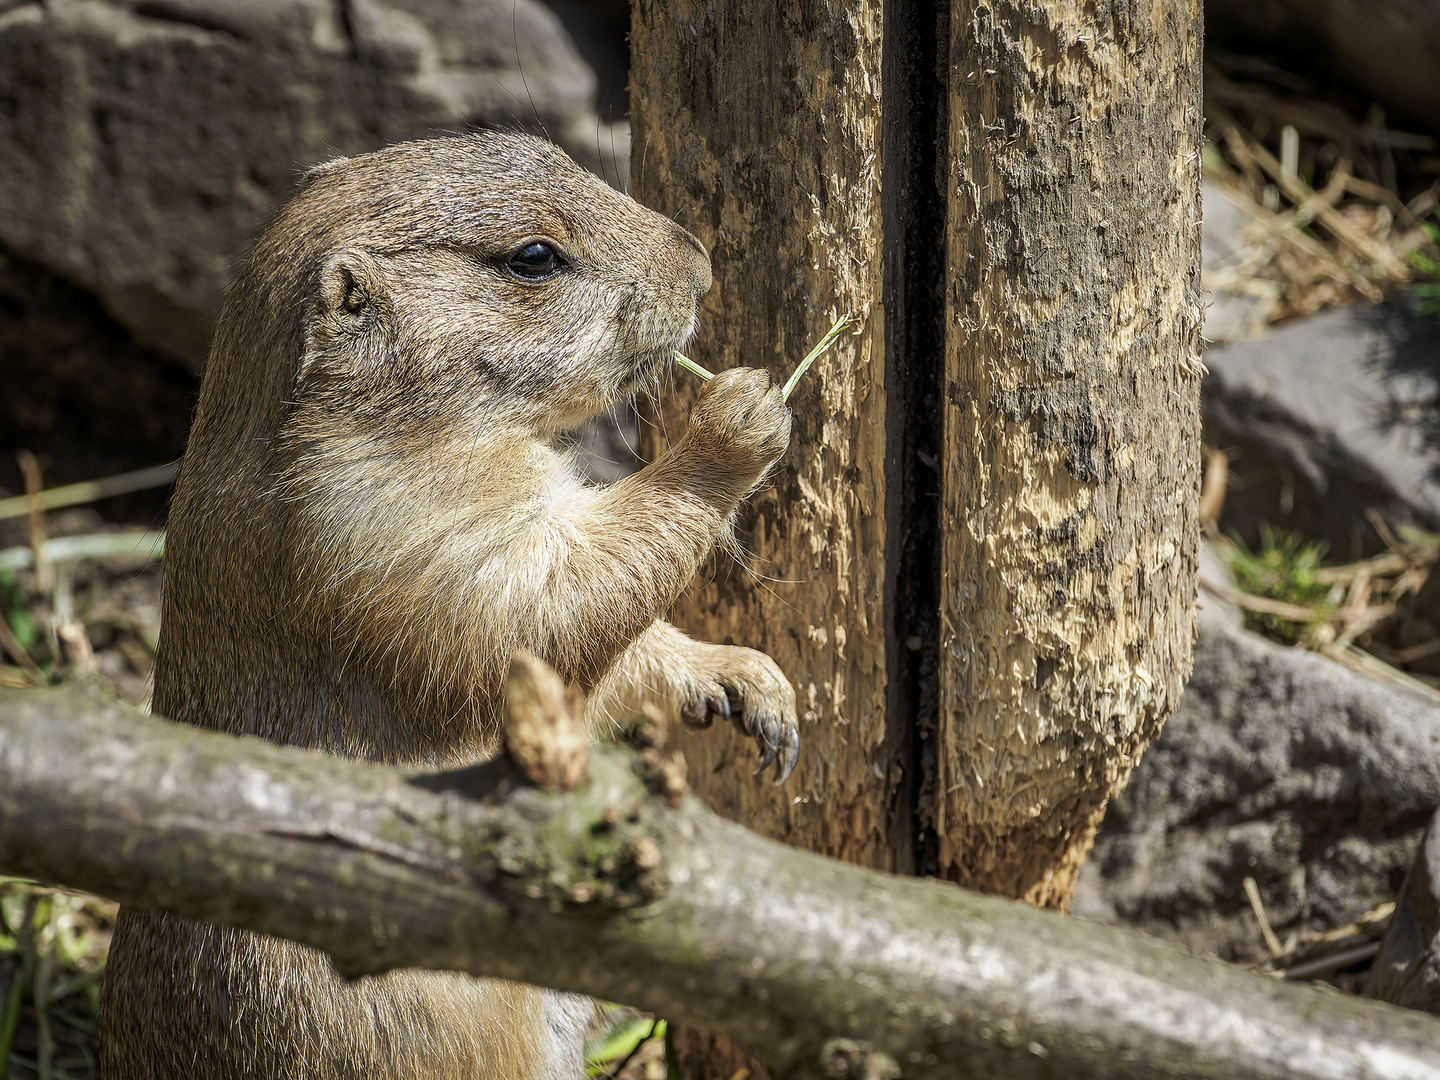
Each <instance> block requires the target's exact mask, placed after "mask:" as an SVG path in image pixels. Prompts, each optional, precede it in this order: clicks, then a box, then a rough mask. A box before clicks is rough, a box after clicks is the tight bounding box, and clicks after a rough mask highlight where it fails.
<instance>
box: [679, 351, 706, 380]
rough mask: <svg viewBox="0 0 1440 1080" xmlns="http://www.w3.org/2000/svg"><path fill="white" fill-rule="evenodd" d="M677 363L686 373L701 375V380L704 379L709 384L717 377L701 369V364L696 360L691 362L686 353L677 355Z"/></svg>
mask: <svg viewBox="0 0 1440 1080" xmlns="http://www.w3.org/2000/svg"><path fill="white" fill-rule="evenodd" d="M675 363H677V364H679V365H680V366H681V367H683V368H684V369H685V370H686V371H689V372H693V373H694V374H696V375H699V376H700V378H702V379H704V380H705V381H707V382H708V381H710V380H711V379H713V378H714V377H715V376H714V375H711V374H710V372H708V371H706V370H705V369H704V368H703V367H701V366H700V365H699V364H697V363H695V361H694V360H691V359H690V358H689V357H688V356H686V355H685V354H684V353H680V352H677V353H676V354H675Z"/></svg>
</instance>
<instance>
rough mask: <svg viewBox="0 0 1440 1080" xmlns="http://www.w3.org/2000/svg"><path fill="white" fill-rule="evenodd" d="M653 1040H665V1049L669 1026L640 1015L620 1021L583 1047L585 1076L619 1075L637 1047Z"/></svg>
mask: <svg viewBox="0 0 1440 1080" xmlns="http://www.w3.org/2000/svg"><path fill="white" fill-rule="evenodd" d="M655 1038H663V1039H665V1040H666V1048H667V1050H668V1048H669V1045H670V1044H669V1040H670V1026H669V1025H668V1024H666V1023H665V1021H664V1020H651V1019H648V1018H646V1017H643V1016H634V1017H631V1018H629V1019H627V1020H621V1021H620V1022H619V1023H617V1024H616V1025H614V1026H613V1027H611V1028H610V1029H609V1030H608V1031H607V1032H605V1033H604V1034H603V1035H601V1036H600V1037H599V1038H598V1039H596V1040H595V1041H594V1042H592V1043H591V1044H590V1045H589V1046H587V1047H586V1048H585V1075H586V1076H591V1077H617V1076H619V1075H620V1073H621V1072H623V1071H624V1069H625V1066H626V1065H628V1064H629V1063H630V1059H631V1058H633V1057H634V1056H635V1054H636V1052H637V1051H638V1050H639V1049H640V1047H641V1046H643V1045H644V1044H645V1043H647V1042H649V1041H650V1040H651V1039H655ZM671 1075H672V1076H674V1075H676V1074H673V1073H672V1074H671Z"/></svg>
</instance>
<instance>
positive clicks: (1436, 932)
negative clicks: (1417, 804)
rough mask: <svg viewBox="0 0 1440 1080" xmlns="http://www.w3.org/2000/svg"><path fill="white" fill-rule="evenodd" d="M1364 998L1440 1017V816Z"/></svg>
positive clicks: (1400, 900) (1402, 894)
mask: <svg viewBox="0 0 1440 1080" xmlns="http://www.w3.org/2000/svg"><path fill="white" fill-rule="evenodd" d="M1365 992H1366V993H1367V994H1369V995H1370V996H1371V997H1373V998H1379V999H1380V1000H1381V1001H1390V1002H1393V1003H1394V1004H1396V1005H1403V1006H1404V1007H1405V1008H1407V1009H1420V1010H1423V1011H1424V1012H1429V1013H1436V1014H1440V814H1436V815H1435V816H1434V817H1433V818H1431V819H1430V827H1429V828H1428V829H1426V830H1425V837H1424V839H1423V840H1422V841H1421V842H1420V852H1419V854H1418V855H1416V856H1415V865H1414V866H1412V867H1411V868H1410V873H1408V874H1406V875H1405V884H1404V885H1402V886H1401V887H1400V896H1399V898H1398V899H1397V900H1396V902H1395V914H1394V915H1393V916H1391V919H1390V927H1389V929H1388V930H1387V931H1386V932H1385V939H1384V940H1383V941H1382V942H1381V944H1380V954H1379V955H1378V956H1377V957H1375V963H1374V965H1373V966H1372V967H1371V968H1370V980H1369V983H1368V984H1367V985H1366V987H1365Z"/></svg>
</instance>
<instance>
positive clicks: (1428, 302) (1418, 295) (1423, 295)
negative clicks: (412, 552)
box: [1410, 221, 1440, 315]
mask: <svg viewBox="0 0 1440 1080" xmlns="http://www.w3.org/2000/svg"><path fill="white" fill-rule="evenodd" d="M1420 228H1421V229H1422V230H1424V232H1425V235H1426V236H1428V237H1429V238H1430V243H1431V244H1433V245H1434V246H1435V247H1436V248H1440V226H1437V225H1436V224H1435V223H1434V222H1433V221H1422V222H1420ZM1410 265H1411V266H1413V267H1415V269H1416V270H1419V271H1420V273H1422V274H1424V275H1425V277H1426V278H1428V279H1429V280H1427V281H1422V282H1420V283H1419V284H1417V285H1415V286H1414V287H1413V288H1412V290H1411V291H1412V292H1413V293H1414V294H1415V299H1416V302H1417V304H1418V306H1419V309H1420V314H1422V315H1440V260H1437V259H1435V258H1434V257H1432V256H1431V255H1430V254H1428V253H1427V252H1424V251H1421V250H1420V249H1419V248H1416V249H1415V250H1414V251H1412V252H1410Z"/></svg>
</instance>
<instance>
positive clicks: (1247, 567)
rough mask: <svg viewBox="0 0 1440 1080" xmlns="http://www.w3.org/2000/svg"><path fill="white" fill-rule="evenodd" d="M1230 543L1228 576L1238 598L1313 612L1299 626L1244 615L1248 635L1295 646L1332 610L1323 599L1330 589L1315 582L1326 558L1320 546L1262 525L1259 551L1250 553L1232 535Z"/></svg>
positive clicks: (1283, 620)
mask: <svg viewBox="0 0 1440 1080" xmlns="http://www.w3.org/2000/svg"><path fill="white" fill-rule="evenodd" d="M1231 539H1232V540H1233V541H1234V542H1235V549H1234V553H1233V554H1232V555H1231V557H1230V572H1231V573H1233V574H1234V575H1235V585H1236V587H1237V588H1238V589H1240V591H1241V592H1246V593H1249V594H1250V595H1251V596H1263V597H1265V598H1266V599H1269V600H1278V601H1280V602H1281V603H1283V604H1291V605H1294V606H1295V607H1302V608H1309V609H1311V610H1312V611H1313V612H1314V617H1313V618H1311V619H1309V620H1308V621H1305V622H1300V621H1297V620H1294V619H1287V618H1283V617H1281V616H1279V615H1273V614H1270V613H1268V612H1262V611H1247V612H1246V613H1245V619H1246V621H1247V622H1248V623H1249V624H1250V626H1251V628H1252V629H1254V630H1258V631H1260V632H1261V633H1264V634H1268V635H1269V636H1271V637H1278V638H1281V639H1282V640H1285V641H1297V640H1299V638H1300V637H1301V636H1302V635H1303V634H1305V633H1307V632H1309V631H1310V630H1311V629H1313V628H1314V627H1315V626H1316V625H1318V624H1319V623H1320V622H1321V621H1323V620H1324V619H1325V617H1326V616H1327V615H1328V614H1329V612H1330V607H1331V605H1330V603H1329V601H1328V599H1327V598H1328V596H1329V593H1330V586H1329V585H1328V584H1326V583H1324V582H1321V581H1317V580H1316V578H1315V573H1316V571H1317V570H1319V569H1320V560H1321V559H1323V558H1324V556H1325V550H1326V545H1325V543H1324V541H1321V540H1306V539H1305V538H1304V537H1303V536H1301V535H1299V534H1298V533H1292V532H1286V531H1285V530H1284V529H1276V528H1273V527H1271V526H1270V525H1264V524H1262V525H1261V526H1260V547H1259V549H1258V550H1256V551H1251V550H1250V549H1249V547H1247V546H1246V544H1245V541H1243V540H1242V539H1240V536H1239V534H1238V533H1234V532H1232V533H1231Z"/></svg>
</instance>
